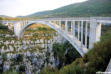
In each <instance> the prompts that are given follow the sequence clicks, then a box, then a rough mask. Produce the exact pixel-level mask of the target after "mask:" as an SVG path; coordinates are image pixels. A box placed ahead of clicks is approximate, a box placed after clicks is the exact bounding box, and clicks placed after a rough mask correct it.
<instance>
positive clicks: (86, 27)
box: [85, 21, 88, 48]
mask: <svg viewBox="0 0 111 74" xmlns="http://www.w3.org/2000/svg"><path fill="white" fill-rule="evenodd" d="M87 31H88V22H87V21H86V24H85V47H86V48H87V35H88V32H87Z"/></svg>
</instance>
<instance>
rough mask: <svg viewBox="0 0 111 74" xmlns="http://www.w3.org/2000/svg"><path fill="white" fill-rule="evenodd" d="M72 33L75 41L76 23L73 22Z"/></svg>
mask: <svg viewBox="0 0 111 74" xmlns="http://www.w3.org/2000/svg"><path fill="white" fill-rule="evenodd" d="M71 25H72V26H71V32H72V35H73V39H75V21H72V22H71Z"/></svg>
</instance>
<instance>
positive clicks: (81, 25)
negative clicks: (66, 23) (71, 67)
mask: <svg viewBox="0 0 111 74" xmlns="http://www.w3.org/2000/svg"><path fill="white" fill-rule="evenodd" d="M82 46H83V21H81V47H82Z"/></svg>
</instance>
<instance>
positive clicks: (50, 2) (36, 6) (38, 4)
mask: <svg viewBox="0 0 111 74" xmlns="http://www.w3.org/2000/svg"><path fill="white" fill-rule="evenodd" d="M83 1H86V0H0V15H7V16H12V17H15V16H25V15H29V14H32V13H35V12H39V11H45V10H53V9H56V8H59V7H62V6H65V5H69V4H72V3H78V2H83Z"/></svg>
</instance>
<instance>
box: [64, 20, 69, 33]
mask: <svg viewBox="0 0 111 74" xmlns="http://www.w3.org/2000/svg"><path fill="white" fill-rule="evenodd" d="M65 32H66V33H68V21H65Z"/></svg>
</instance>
